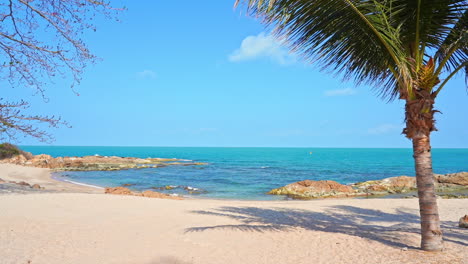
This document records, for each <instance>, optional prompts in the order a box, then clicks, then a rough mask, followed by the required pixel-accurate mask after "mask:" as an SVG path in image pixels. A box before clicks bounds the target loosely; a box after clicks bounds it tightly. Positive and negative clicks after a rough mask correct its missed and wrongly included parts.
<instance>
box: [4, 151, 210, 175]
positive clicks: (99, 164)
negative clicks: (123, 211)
mask: <svg viewBox="0 0 468 264" xmlns="http://www.w3.org/2000/svg"><path fill="white" fill-rule="evenodd" d="M0 162H2V163H11V164H17V165H22V166H29V167H38V168H48V169H54V170H60V171H112V170H125V169H143V168H158V167H165V166H192V165H205V163H200V162H187V161H184V160H178V159H161V158H146V159H141V158H133V157H116V156H112V157H108V156H98V155H96V156H84V157H58V158H54V157H52V156H50V155H45V154H41V155H35V156H33V155H24V154H18V155H16V156H13V157H11V158H6V159H3V160H0Z"/></svg>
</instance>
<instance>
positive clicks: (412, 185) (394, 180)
mask: <svg viewBox="0 0 468 264" xmlns="http://www.w3.org/2000/svg"><path fill="white" fill-rule="evenodd" d="M351 186H352V187H353V188H354V189H356V190H357V191H358V192H362V193H366V194H372V195H377V194H390V193H404V192H409V191H413V190H416V178H415V177H409V176H398V177H391V178H386V179H383V180H376V181H365V182H358V183H355V184H353V185H351Z"/></svg>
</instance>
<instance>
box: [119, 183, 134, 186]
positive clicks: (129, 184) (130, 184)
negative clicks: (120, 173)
mask: <svg viewBox="0 0 468 264" xmlns="http://www.w3.org/2000/svg"><path fill="white" fill-rule="evenodd" d="M133 185H135V184H134V183H124V184H122V186H123V187H128V186H133Z"/></svg>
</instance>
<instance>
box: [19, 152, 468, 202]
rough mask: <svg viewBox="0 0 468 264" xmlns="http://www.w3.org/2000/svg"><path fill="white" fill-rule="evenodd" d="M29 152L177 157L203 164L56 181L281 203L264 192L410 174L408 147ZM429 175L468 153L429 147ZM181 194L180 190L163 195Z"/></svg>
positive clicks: (448, 169) (451, 167)
mask: <svg viewBox="0 0 468 264" xmlns="http://www.w3.org/2000/svg"><path fill="white" fill-rule="evenodd" d="M22 148H23V149H24V150H26V151H29V152H32V153H33V154H49V155H52V156H55V157H57V156H85V155H95V154H98V155H101V156H122V157H140V158H147V157H153V158H156V157H158V158H178V159H187V160H193V161H197V162H206V163H208V165H205V166H187V167H185V166H170V167H165V168H154V169H138V170H123V171H92V172H61V173H57V174H56V175H54V176H55V177H56V178H58V179H63V180H71V181H75V182H81V183H86V184H92V185H97V186H106V187H108V186H109V187H110V186H120V185H122V184H133V185H132V186H130V187H129V188H131V189H134V190H146V189H150V188H152V187H161V186H168V185H172V186H191V187H195V188H199V189H201V190H204V191H206V193H202V194H192V195H193V196H197V197H199V198H216V199H250V200H252V199H253V200H273V199H282V198H281V197H277V196H270V195H266V194H265V193H266V192H267V191H269V190H271V189H273V188H277V187H280V186H283V185H286V184H289V183H292V182H295V181H300V180H305V179H311V180H334V181H337V182H340V183H343V184H348V183H354V182H359V181H366V180H375V179H382V178H386V177H393V176H399V175H409V176H412V175H414V174H415V173H414V167H413V158H412V150H411V149H379V148H372V149H358V148H355V149H353V148H204V147H65V146H63V147H62V146H23V147H22ZM433 168H434V172H435V173H440V174H445V173H454V172H460V171H468V149H433ZM165 192H168V193H181V194H184V195H187V192H186V191H185V190H183V188H175V189H173V190H168V191H165Z"/></svg>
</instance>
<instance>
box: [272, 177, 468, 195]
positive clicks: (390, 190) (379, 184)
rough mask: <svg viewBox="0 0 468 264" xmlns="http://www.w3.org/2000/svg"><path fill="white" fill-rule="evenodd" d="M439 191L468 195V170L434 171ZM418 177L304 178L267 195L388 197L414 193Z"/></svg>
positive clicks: (448, 193) (443, 193)
mask: <svg viewBox="0 0 468 264" xmlns="http://www.w3.org/2000/svg"><path fill="white" fill-rule="evenodd" d="M434 177H435V180H436V181H435V183H436V190H437V192H438V195H439V197H441V198H447V199H449V198H466V197H468V172H459V173H451V174H445V175H439V174H434ZM416 190H417V187H416V178H415V177H409V176H398V177H391V178H385V179H382V180H374V181H365V182H358V183H355V184H352V185H350V186H348V185H342V184H339V183H337V182H334V181H311V180H305V181H300V182H295V183H291V184H288V185H286V186H284V187H281V188H278V189H273V190H271V191H269V192H268V194H273V195H287V196H289V197H291V198H294V199H312V198H326V197H356V196H385V195H389V194H400V193H407V192H415V191H416Z"/></svg>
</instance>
